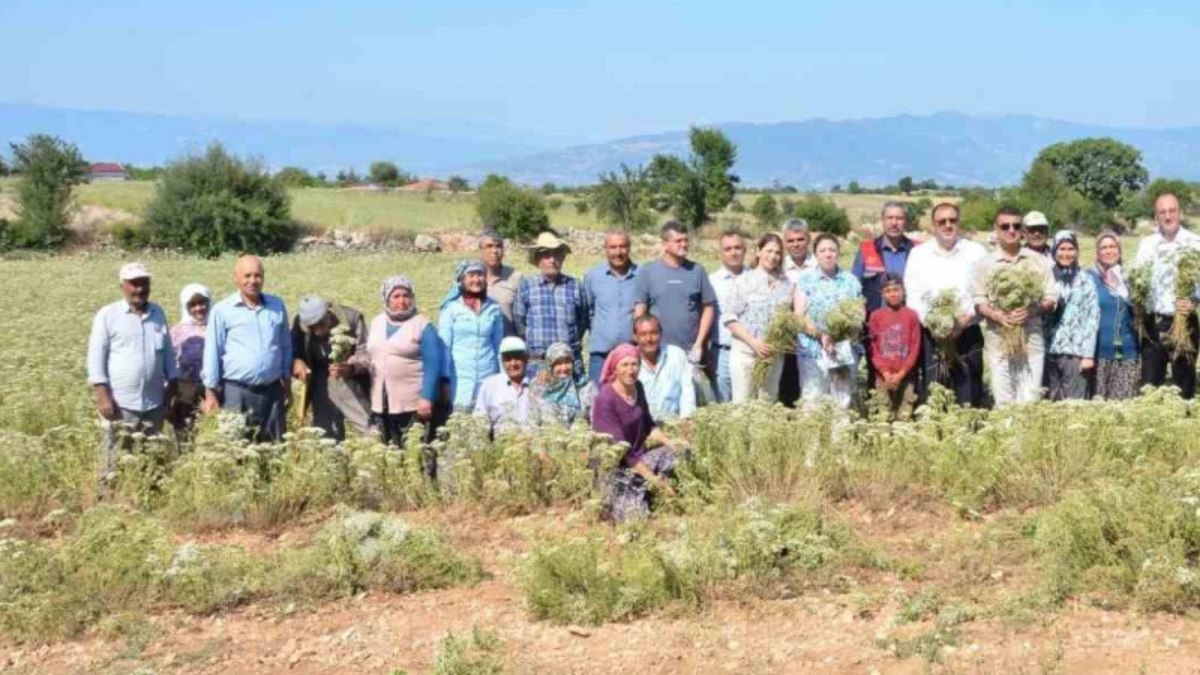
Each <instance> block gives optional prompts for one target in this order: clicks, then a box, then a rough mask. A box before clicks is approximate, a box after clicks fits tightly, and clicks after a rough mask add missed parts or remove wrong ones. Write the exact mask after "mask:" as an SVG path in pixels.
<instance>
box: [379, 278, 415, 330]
mask: <svg viewBox="0 0 1200 675" xmlns="http://www.w3.org/2000/svg"><path fill="white" fill-rule="evenodd" d="M397 288H404V289H407V290H408V292H409V293H410V294H412V296H413V304H412V307H409V308H408V311H406V312H393V311H392V310H391V309H389V308H388V298H390V297H392V293H393V292H394V291H395V290H396V289H397ZM379 294H380V295H381V296H382V297H383V311H384V312H386V313H387V315H388V318H389V319H391V320H392V321H408V320H409V319H411V318H412V317H413V315H414V314H416V313H417V293H416V291H414V290H413V285H412V281H410V280H409V278H408V277H406V276H404V275H403V274H400V275H396V276H391V277H388V278H387V279H385V280H384V282H383V286H381V287H380V289H379Z"/></svg>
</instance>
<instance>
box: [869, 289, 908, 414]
mask: <svg viewBox="0 0 1200 675" xmlns="http://www.w3.org/2000/svg"><path fill="white" fill-rule="evenodd" d="M883 277H884V278H883V284H882V291H883V307H880V308H879V309H877V310H875V311H874V312H871V318H870V319H868V320H867V337H868V339H869V340H870V344H871V362H872V363H873V364H875V390H876V391H877V392H879V395H880V396H882V397H884V399H885V400H886V401H887V404H888V409H889V410H890V411H891V418H892V420H893V421H894V420H898V419H900V420H907V419H909V418H910V417H912V409H913V404H914V403H915V402H916V400H917V394H916V391H917V382H916V381H917V373H916V365H917V357H918V356H920V354H921V320H920V319H919V318H918V317H917V313H916V312H915V311H913V310H912V309H910V308H908V307H906V306H905V305H904V280H903V279H901V278H900V277H899V276H896V275H894V274H884V275H883Z"/></svg>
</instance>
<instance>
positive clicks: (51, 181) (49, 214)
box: [7, 134, 88, 248]
mask: <svg viewBox="0 0 1200 675" xmlns="http://www.w3.org/2000/svg"><path fill="white" fill-rule="evenodd" d="M10 147H11V148H12V153H13V169H14V170H15V171H16V172H17V173H19V174H21V180H20V181H19V182H18V183H17V220H16V222H15V223H13V224H12V226H11V227H10V228H9V233H8V234H7V237H8V240H9V243H10V245H12V246H17V247H21V248H53V247H55V246H58V245H59V244H61V243H62V242H63V241H64V240H65V239H66V238H67V234H68V230H67V220H68V215H69V212H70V209H71V189H72V188H73V187H75V186H76V185H78V184H80V183H82V182H83V180H84V177H85V176H86V175H87V170H88V165H87V163H86V162H84V161H83V156H82V155H81V154H79V148H77V147H75V145H74V144H73V143H68V142H66V141H64V140H62V139H61V138H58V137H57V136H48V135H46V134H34V135H32V136H30V137H29V138H27V139H26V140H25V142H24V143H12V144H11V146H10Z"/></svg>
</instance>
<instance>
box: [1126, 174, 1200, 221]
mask: <svg viewBox="0 0 1200 675" xmlns="http://www.w3.org/2000/svg"><path fill="white" fill-rule="evenodd" d="M1167 193H1170V194H1173V195H1175V196H1176V198H1178V199H1179V210H1180V211H1181V212H1183V213H1186V212H1187V211H1188V209H1189V208H1191V206H1192V203H1193V201H1194V199H1195V191H1194V190H1193V188H1192V185H1191V184H1190V183H1188V182H1187V181H1183V180H1179V179H1177V178H1155V179H1154V180H1153V181H1151V183H1150V184H1149V185H1147V186H1146V189H1145V190H1142V191H1141V192H1138V193H1130V194H1127V195H1126V197H1125V199H1124V201H1122V202H1121V206H1120V208H1119V209H1118V211H1119V212H1120V214H1121V216H1122V217H1123V218H1125V220H1126V221H1127V222H1129V223H1130V224H1133V223H1136V222H1137V221H1138V220H1139V219H1142V218H1153V217H1154V202H1155V201H1156V200H1157V199H1158V198H1159V197H1160V196H1162V195H1164V194H1167Z"/></svg>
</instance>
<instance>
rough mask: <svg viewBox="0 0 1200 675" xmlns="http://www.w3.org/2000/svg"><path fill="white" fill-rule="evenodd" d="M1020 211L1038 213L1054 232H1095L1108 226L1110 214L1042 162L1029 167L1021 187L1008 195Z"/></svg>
mask: <svg viewBox="0 0 1200 675" xmlns="http://www.w3.org/2000/svg"><path fill="white" fill-rule="evenodd" d="M1008 197H1009V201H1012V202H1015V203H1016V205H1017V206H1018V207H1019V208H1020V209H1021V210H1022V211H1033V210H1038V211H1041V212H1043V213H1045V214H1046V218H1047V220H1049V221H1050V226H1051V227H1052V228H1054V229H1060V228H1073V229H1076V230H1083V231H1085V232H1096V231H1098V230H1100V229H1102V228H1104V227H1106V226H1108V225H1109V223H1110V221H1111V220H1112V213H1111V210H1110V209H1108V208H1106V207H1105V206H1104V205H1103V204H1100V203H1099V202H1096V201H1093V200H1090V199H1088V198H1087V197H1085V196H1084V195H1083V194H1081V193H1080V192H1079V191H1078V190H1076V189H1075V188H1073V187H1071V186H1070V185H1068V184H1067V182H1066V181H1065V180H1064V179H1063V178H1062V177H1061V176H1060V175H1059V173H1058V172H1057V171H1056V170H1055V169H1054V167H1053V166H1052V165H1051V164H1050V163H1049V162H1046V161H1037V162H1034V163H1033V166H1032V167H1030V169H1029V171H1028V172H1026V173H1025V176H1024V178H1023V179H1022V181H1021V186H1020V188H1018V189H1017V190H1016V191H1015V192H1011V193H1010V194H1009V195H1008Z"/></svg>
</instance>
